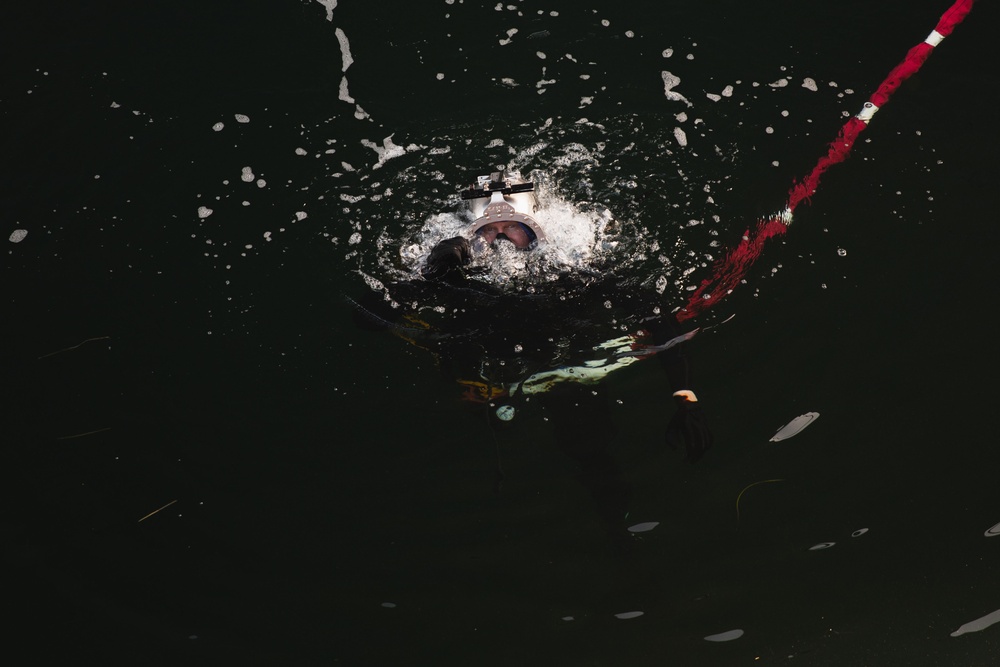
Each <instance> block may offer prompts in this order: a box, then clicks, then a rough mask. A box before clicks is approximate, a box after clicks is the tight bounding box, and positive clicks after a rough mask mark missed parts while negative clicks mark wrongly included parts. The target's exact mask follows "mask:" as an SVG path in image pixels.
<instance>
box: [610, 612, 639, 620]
mask: <svg viewBox="0 0 1000 667" xmlns="http://www.w3.org/2000/svg"><path fill="white" fill-rule="evenodd" d="M645 613H646V612H644V611H623V612H621V613H620V614H615V618H620V619H622V620H623V621H624V620H628V619H630V618H639V617H640V616H642V615H643V614H645Z"/></svg>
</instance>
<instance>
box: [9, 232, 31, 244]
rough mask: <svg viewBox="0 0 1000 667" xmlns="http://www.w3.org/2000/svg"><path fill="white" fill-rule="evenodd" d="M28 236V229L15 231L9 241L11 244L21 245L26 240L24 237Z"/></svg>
mask: <svg viewBox="0 0 1000 667" xmlns="http://www.w3.org/2000/svg"><path fill="white" fill-rule="evenodd" d="M27 235H28V230H27V229H15V230H14V231H13V232H11V234H10V237H9V238H8V239H7V240H8V241H10V242H11V243H20V242H21V241H23V240H24V237H25V236H27Z"/></svg>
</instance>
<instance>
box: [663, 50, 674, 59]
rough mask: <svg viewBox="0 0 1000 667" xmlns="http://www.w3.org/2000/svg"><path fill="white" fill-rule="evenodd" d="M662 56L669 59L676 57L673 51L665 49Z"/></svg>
mask: <svg viewBox="0 0 1000 667" xmlns="http://www.w3.org/2000/svg"><path fill="white" fill-rule="evenodd" d="M661 55H663V57H664V58H669V57H670V56H672V55H674V50H673V49H663V53H662V54H661Z"/></svg>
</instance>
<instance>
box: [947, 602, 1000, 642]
mask: <svg viewBox="0 0 1000 667" xmlns="http://www.w3.org/2000/svg"><path fill="white" fill-rule="evenodd" d="M994 623H1000V609H997V610H996V611H994V612H993V613H991V614H986V615H985V616H983V617H982V618H977V619H976V620H974V621H969V622H968V623H966V624H965V625H963V626H962V627H960V628H959V629H958V630H955V632H953V633H951V636H952V637H958V636H959V635H964V634H965V633H966V632H979V631H980V630H985V629H986V628H988V627H990V626H991V625H993V624H994Z"/></svg>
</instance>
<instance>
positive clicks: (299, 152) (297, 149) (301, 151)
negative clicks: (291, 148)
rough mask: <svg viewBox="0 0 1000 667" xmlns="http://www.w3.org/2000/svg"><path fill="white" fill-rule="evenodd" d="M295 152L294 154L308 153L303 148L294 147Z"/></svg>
mask: <svg viewBox="0 0 1000 667" xmlns="http://www.w3.org/2000/svg"><path fill="white" fill-rule="evenodd" d="M295 154H296V155H307V154H308V153H307V152H306V149H304V148H296V149H295Z"/></svg>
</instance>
